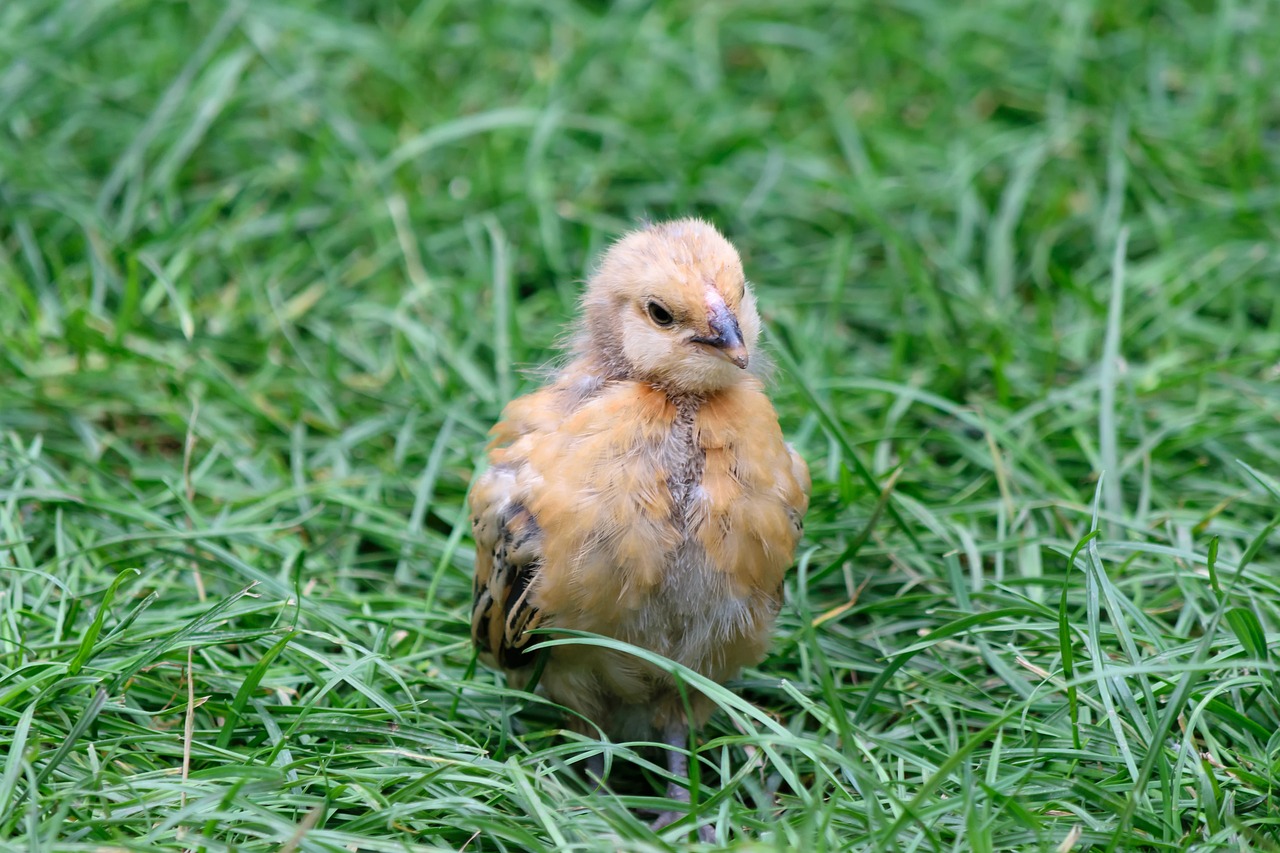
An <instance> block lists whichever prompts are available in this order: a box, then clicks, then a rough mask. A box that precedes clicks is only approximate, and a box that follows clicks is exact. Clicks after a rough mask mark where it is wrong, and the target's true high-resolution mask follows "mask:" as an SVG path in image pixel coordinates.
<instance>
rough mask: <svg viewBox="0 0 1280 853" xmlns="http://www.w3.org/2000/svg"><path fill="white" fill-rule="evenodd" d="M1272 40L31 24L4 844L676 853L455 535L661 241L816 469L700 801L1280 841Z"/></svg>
mask: <svg viewBox="0 0 1280 853" xmlns="http://www.w3.org/2000/svg"><path fill="white" fill-rule="evenodd" d="M1278 46H1280V8H1277V5H1276V4H1275V3H1268V2H1262V0H1258V2H1249V0H1237V2H1223V3H1221V4H1214V3H1211V2H1200V0H1170V2H1163V3H1143V2H1118V1H1117V2H1087V0H1063V2H1060V3H1042V2H1035V0H993V2H987V3H976V2H974V3H956V2H947V0H897V2H837V3H831V4H827V3H808V2H797V3H794V4H782V3H772V2H769V3H766V2H760V0H746V2H727V0H709V2H695V0H687V2H671V3H647V2H637V0H630V1H629V2H618V3H605V2H588V0H577V2H575V0H552V2H547V3H530V2H524V3H509V4H508V3H488V2H476V3H462V2H449V0H422V2H366V1H365V0H346V2H338V0H331V2H319V0H314V2H308V0H243V2H229V3H219V2H213V0H191V2H160V0H156V2H149V0H82V2H74V3H68V2H61V1H60V0H5V2H3V3H2V4H0V850H4V851H24V853H25V851H33V853H34V851H46V850H48V851H53V850H84V851H90V850H93V851H101V850H140V851H141V850H147V851H150V850H192V851H197V850H200V851H231V850H236V851H268V850H281V849H283V850H303V851H346V850H357V849H358V850H369V851H412V850H460V849H464V848H465V849H466V850H467V851H476V852H477V853H481V852H482V851H557V853H566V851H570V850H607V851H658V850H674V849H679V848H681V847H684V846H686V845H689V844H691V841H690V840H689V839H690V836H689V835H688V833H689V829H690V822H687V821H686V822H683V823H681V824H677V825H675V826H672V827H669V828H667V829H665V830H663V831H661V832H660V833H658V834H655V833H654V832H652V831H651V830H649V829H648V827H647V821H648V819H649V818H648V812H647V811H646V810H648V809H657V808H661V807H662V806H663V804H664V802H665V801H664V800H662V799H661V798H660V796H659V792H661V790H662V787H661V784H660V780H659V779H658V777H657V776H656V774H655V773H654V772H653V771H652V769H651V765H648V764H646V763H645V762H646V761H649V760H651V756H647V754H646V753H645V752H644V750H642V749H640V748H639V747H638V746H637V745H635V744H608V743H604V742H601V741H598V740H592V739H582V738H580V737H577V736H574V735H571V734H568V733H566V732H564V731H563V730H562V729H561V728H560V718H559V716H558V715H557V713H556V712H555V709H554V708H551V707H548V706H547V703H545V702H544V701H542V700H539V699H538V698H537V697H535V696H531V695H529V694H525V693H521V692H518V691H512V690H509V689H507V688H505V687H504V685H503V683H502V680H501V678H500V677H498V676H496V675H495V674H493V673H491V672H489V671H488V670H486V669H485V668H484V667H482V666H479V667H478V666H477V664H476V663H475V661H474V660H473V657H472V653H471V648H470V644H469V640H468V619H469V608H470V573H471V566H472V559H473V552H472V542H471V536H470V531H469V528H468V523H467V521H468V517H467V512H466V508H465V504H464V498H465V494H466V490H467V488H468V485H469V483H470V481H471V479H472V477H473V475H474V473H475V472H476V470H477V469H478V467H479V466H481V465H482V464H483V458H484V447H485V443H486V432H487V430H488V428H489V426H490V425H491V424H492V423H493V421H494V420H495V418H496V417H497V415H498V413H499V412H500V410H501V408H502V406H503V404H504V402H505V401H507V400H509V399H510V398H512V397H513V396H514V395H516V394H518V393H521V392H522V391H524V390H527V389H529V388H532V387H534V385H535V384H536V383H537V381H538V379H537V374H536V371H534V370H533V369H534V368H536V367H537V366H538V365H539V364H541V363H543V362H545V361H547V360H548V359H550V358H552V357H553V356H554V354H555V349H554V347H555V344H556V341H557V339H558V337H559V335H560V334H561V332H562V330H563V326H564V323H565V322H566V321H567V319H568V318H570V317H571V316H572V315H573V312H574V303H575V299H576V295H577V292H578V289H579V286H580V282H581V280H582V279H583V277H584V276H585V275H586V274H587V272H588V270H589V269H590V264H591V262H592V260H593V259H594V258H595V257H597V256H598V254H599V252H600V251H601V249H602V248H603V247H604V246H605V245H607V244H608V242H609V241H610V240H612V239H613V238H614V237H616V236H617V235H619V234H620V233H622V232H623V231H625V230H626V229H628V228H629V227H631V226H633V225H634V224H635V223H637V222H638V221H640V220H641V219H642V218H644V217H652V218H662V217H668V216H677V215H691V214H694V215H701V216H705V217H707V218H709V219H711V220H712V221H714V222H715V223H717V224H718V225H719V226H720V227H721V228H722V229H723V230H724V231H725V233H726V234H727V235H728V236H729V237H730V238H731V239H732V240H733V241H734V242H735V243H736V244H737V246H738V247H739V248H740V250H741V252H742V255H743V258H744V263H745V266H746V270H747V274H748V276H749V277H750V278H751V279H752V280H753V282H754V283H755V284H756V288H757V294H758V296H759V299H760V303H761V306H762V309H763V313H764V316H765V321H766V325H767V334H768V338H769V341H770V346H769V348H770V350H771V351H772V353H773V358H774V360H775V362H776V364H777V369H776V370H775V372H774V377H773V381H772V387H771V394H772V396H773V397H774V399H775V401H776V403H777V406H778V409H779V412H780V414H781V418H782V424H783V429H784V431H785V432H786V434H787V435H788V437H789V438H790V439H791V440H792V441H793V442H794V443H795V445H796V446H797V448H798V449H799V450H800V452H801V453H802V454H803V455H804V456H805V457H806V459H807V460H808V461H809V465H810V467H811V469H812V472H813V479H814V494H813V503H812V507H811V510H810V512H809V516H808V524H807V529H806V535H805V539H804V541H803V542H802V543H801V548H800V552H799V554H798V556H797V566H796V568H795V569H794V570H793V571H792V572H791V573H790V574H789V576H788V582H787V586H786V592H787V598H788V603H787V605H786V606H785V607H784V609H783V612H782V615H781V617H780V619H779V624H778V627H777V630H776V637H775V641H774V644H773V650H772V654H771V655H770V656H769V657H768V658H767V659H766V660H765V661H764V662H762V663H761V664H760V665H759V667H757V668H756V669H754V670H750V671H748V672H746V673H745V674H744V676H743V678H742V679H741V681H740V682H738V683H736V684H735V685H733V687H734V692H733V693H729V692H724V691H722V692H719V693H717V694H716V696H717V700H718V701H719V703H720V704H721V705H722V706H723V709H724V710H723V711H721V712H718V713H717V714H716V716H715V717H714V719H713V721H712V722H711V724H710V725H709V726H708V727H707V728H706V729H705V730H704V731H703V732H702V736H701V738H700V740H699V742H698V748H697V761H696V762H695V764H694V766H695V767H696V769H697V772H696V774H695V775H696V777H697V778H696V780H695V782H696V785H695V787H696V791H695V800H696V801H697V802H698V812H699V820H701V821H710V822H712V823H713V824H714V826H715V827H716V832H717V833H718V837H719V839H720V841H721V842H722V843H723V844H726V845H729V846H734V847H738V848H740V849H744V850H748V849H750V850H805V851H843V850H859V851H862V850H866V851H899V850H901V851H979V853H982V851H996V850H1002V851H1059V850H1062V851H1065V850H1084V849H1094V850H1141V851H1173V850H1179V851H1182V850H1185V851H1192V850H1194V851H1211V850H1232V851H1235V850H1262V851H1266V850H1280V645H1278V643H1277V640H1278V639H1280V574H1277V570H1278V569H1280V553H1278V552H1277V545H1278V544H1280V532H1278V531H1277V529H1276V524H1277V519H1280V95H1278V94H1277V92H1280V89H1278V88H1277V82H1276V81H1278V80H1280V48H1278ZM602 750H603V751H605V752H607V753H608V754H609V756H610V757H611V759H612V761H613V763H614V766H616V767H618V768H621V769H620V770H619V772H620V773H623V774H624V775H625V774H627V773H629V774H630V777H631V778H630V780H629V784H627V785H620V786H618V789H617V790H615V791H614V792H613V793H593V792H592V791H591V790H590V786H589V785H587V784H586V783H585V782H584V780H583V778H582V775H581V768H582V767H583V765H584V763H585V762H586V760H587V759H588V757H590V756H591V755H593V754H595V753H598V752H600V751H602Z"/></svg>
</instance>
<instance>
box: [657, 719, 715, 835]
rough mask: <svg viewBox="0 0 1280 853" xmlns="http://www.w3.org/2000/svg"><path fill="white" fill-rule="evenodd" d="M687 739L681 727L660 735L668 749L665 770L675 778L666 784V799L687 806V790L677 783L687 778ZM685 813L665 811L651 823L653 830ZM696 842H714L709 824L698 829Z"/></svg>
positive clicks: (712, 830)
mask: <svg viewBox="0 0 1280 853" xmlns="http://www.w3.org/2000/svg"><path fill="white" fill-rule="evenodd" d="M687 737H688V729H686V728H684V727H682V726H668V727H667V728H666V730H665V731H664V732H663V735H662V742H663V743H665V744H666V745H667V746H668V747H669V748H668V749H667V770H669V771H670V772H671V775H672V776H674V777H675V779H672V780H671V781H670V782H668V783H667V799H669V800H675V801H676V802H678V803H686V804H688V803H689V801H690V798H689V789H688V788H686V787H685V786H684V785H681V784H680V783H679V782H677V781H676V780H677V779H685V780H686V781H687V780H688V778H689V754H688V751H687V750H686V749H685V746H686V744H687V743H688V741H687ZM686 814H687V812H682V811H665V812H661V813H660V814H659V815H658V818H657V820H655V821H654V822H653V829H654V831H655V832H656V831H657V830H659V829H662V828H664V827H667V826H670V825H671V824H673V823H675V822H676V821H678V820H679V819H680V818H682V817H684V816H685V815H686ZM698 840H699V841H702V842H703V843H705V844H714V843H715V840H716V830H715V827H714V826H711V825H710V824H703V825H702V826H699V827H698Z"/></svg>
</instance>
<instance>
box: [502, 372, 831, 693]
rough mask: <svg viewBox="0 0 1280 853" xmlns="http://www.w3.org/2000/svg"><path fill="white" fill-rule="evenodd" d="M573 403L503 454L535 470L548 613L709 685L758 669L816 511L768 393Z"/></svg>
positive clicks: (532, 501)
mask: <svg viewBox="0 0 1280 853" xmlns="http://www.w3.org/2000/svg"><path fill="white" fill-rule="evenodd" d="M543 402H544V403H545V401H543ZM575 402H576V406H575V408H574V410H573V411H571V412H568V413H566V414H565V415H564V417H563V419H562V420H561V419H557V422H556V423H554V424H545V425H544V427H545V429H541V430H539V429H535V430H533V431H531V432H525V433H524V434H523V435H522V436H520V437H519V438H516V440H515V441H513V442H512V444H511V445H509V447H508V448H507V449H505V450H500V451H496V452H495V462H501V461H502V460H501V458H500V457H499V454H503V453H510V454H513V455H519V456H521V457H524V459H525V460H526V461H527V465H525V466H524V470H523V474H522V476H523V477H525V478H526V480H527V482H526V483H525V484H524V486H525V488H524V491H526V493H527V494H528V504H527V505H528V506H529V508H530V509H531V510H532V512H533V514H534V516H535V517H537V519H538V520H539V523H540V525H541V528H542V530H543V531H544V537H545V538H544V541H543V556H544V569H543V571H542V572H541V577H540V578H539V580H538V587H537V590H536V595H537V606H538V607H540V608H542V609H544V610H545V611H546V612H547V613H549V614H554V616H553V621H554V624H555V625H557V626H560V627H566V628H577V629H582V630H588V631H593V632H596V633H601V634H605V635H608V636H614V637H617V638H619V639H622V640H625V641H627V642H631V643H634V644H636V645H641V646H644V647H646V648H650V649H653V650H654V651H657V652H659V653H661V654H664V655H666V656H668V657H671V658H673V659H676V660H680V661H682V662H684V663H686V664H687V665H690V666H693V667H695V668H697V669H699V670H701V671H704V672H707V674H718V672H717V671H718V670H720V669H722V668H723V666H722V665H721V664H723V665H724V666H728V667H729V668H734V666H736V665H741V662H742V661H736V662H735V663H730V662H728V659H729V658H733V659H737V658H740V657H743V656H744V655H745V658H755V657H758V656H759V654H761V653H762V652H763V648H764V642H765V636H766V635H767V632H768V629H769V626H770V624H771V623H772V620H773V615H774V614H775V613H776V609H777V607H778V605H779V603H780V585H781V581H782V576H783V573H784V572H785V570H786V567H787V565H788V564H789V563H790V561H791V556H792V554H793V552H794V547H795V543H796V540H797V538H798V536H799V530H798V519H797V518H796V508H797V507H798V508H800V512H801V513H802V512H803V506H804V504H805V503H806V502H807V501H806V498H805V491H807V490H806V489H805V487H804V485H805V484H803V483H801V482H800V480H799V478H798V477H797V476H796V471H795V468H794V465H793V461H792V458H791V452H790V449H789V448H788V447H787V446H786V444H785V442H784V441H783V439H782V434H781V431H780V429H779V427H778V424H777V417H776V415H775V413H774V411H773V407H772V405H771V404H770V403H769V401H768V399H767V398H766V397H765V396H764V394H763V392H762V391H761V390H760V388H759V387H758V386H757V385H752V384H748V383H743V384H742V385H741V386H740V387H735V388H733V389H729V390H726V391H722V392H718V393H717V394H715V395H714V396H711V397H708V398H705V399H702V398H694V397H689V398H676V399H672V398H669V397H668V396H667V395H666V394H664V393H662V392H661V391H658V390H657V389H654V388H652V387H650V386H647V385H644V384H642V383H632V382H619V383H610V384H609V385H606V386H604V387H602V388H601V389H600V391H599V393H597V394H595V395H593V396H591V397H590V398H589V399H585V400H580V401H575ZM513 414H514V415H515V416H516V418H518V417H519V414H520V413H519V412H515V413H513ZM513 437H514V436H513ZM744 644H745V645H744ZM747 647H749V648H747ZM735 649H736V651H735ZM713 658H719V659H721V660H720V663H717V661H716V660H714V659H713Z"/></svg>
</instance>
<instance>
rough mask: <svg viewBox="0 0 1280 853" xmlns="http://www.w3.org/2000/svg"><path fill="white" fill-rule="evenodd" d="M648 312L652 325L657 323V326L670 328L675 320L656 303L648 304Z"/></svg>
mask: <svg viewBox="0 0 1280 853" xmlns="http://www.w3.org/2000/svg"><path fill="white" fill-rule="evenodd" d="M648 311H649V319H650V320H652V321H653V322H654V323H657V324H658V325H659V326H670V325H671V324H672V323H674V322H675V321H676V318H675V317H672V316H671V312H670V311H668V310H667V309H666V308H663V307H662V306H661V305H659V304H658V303H657V302H650V303H649V305H648Z"/></svg>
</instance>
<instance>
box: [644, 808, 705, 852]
mask: <svg viewBox="0 0 1280 853" xmlns="http://www.w3.org/2000/svg"><path fill="white" fill-rule="evenodd" d="M682 817H686V814H685V813H684V812H660V813H659V814H658V817H657V819H656V820H655V821H654V822H653V823H652V824H651V825H650V828H651V829H653V831H654V832H657V831H658V830H660V829H666V828H667V827H668V826H670V825H671V824H673V823H675V822H676V821H678V820H680V818H682ZM698 840H699V841H701V842H702V843H703V844H715V843H716V828H715V827H714V826H712V825H711V824H709V823H704V824H702V825H701V826H699V827H698Z"/></svg>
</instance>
